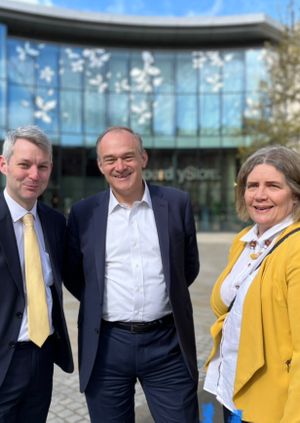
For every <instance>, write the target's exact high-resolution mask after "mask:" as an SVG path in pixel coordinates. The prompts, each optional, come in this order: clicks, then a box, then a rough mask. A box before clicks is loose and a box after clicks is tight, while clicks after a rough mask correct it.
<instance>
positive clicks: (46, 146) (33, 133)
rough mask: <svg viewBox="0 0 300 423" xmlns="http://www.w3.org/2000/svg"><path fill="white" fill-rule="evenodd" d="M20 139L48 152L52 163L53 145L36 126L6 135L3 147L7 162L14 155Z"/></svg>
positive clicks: (15, 130) (29, 126)
mask: <svg viewBox="0 0 300 423" xmlns="http://www.w3.org/2000/svg"><path fill="white" fill-rule="evenodd" d="M19 138H23V139H25V140H27V141H29V142H31V143H32V144H35V145H36V146H37V147H39V148H41V149H42V150H44V151H46V152H47V153H48V154H49V156H50V159H51V161H52V144H51V142H50V140H49V138H48V137H47V135H46V134H45V133H44V132H43V131H42V130H41V129H40V128H39V127H38V126H34V125H28V126H21V127H19V128H17V129H14V130H12V131H9V132H8V133H7V134H6V137H5V139H4V143H3V147H2V155H3V156H4V157H5V159H6V160H7V161H9V160H10V158H11V156H12V155H13V150H14V145H15V143H16V142H17V140H18V139H19Z"/></svg>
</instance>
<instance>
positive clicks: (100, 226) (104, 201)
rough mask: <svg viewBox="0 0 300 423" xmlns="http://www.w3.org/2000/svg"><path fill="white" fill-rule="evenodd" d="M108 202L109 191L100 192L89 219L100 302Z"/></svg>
mask: <svg viewBox="0 0 300 423" xmlns="http://www.w3.org/2000/svg"><path fill="white" fill-rule="evenodd" d="M108 203H109V191H105V192H104V193H102V194H100V196H99V201H98V203H97V205H96V207H95V208H94V211H93V214H92V219H91V229H90V231H91V233H90V237H91V243H90V246H91V248H92V252H93V254H94V256H95V268H96V274H97V281H98V285H99V292H100V295H101V302H102V299H103V290H104V274H105V242H106V228H107V214H108Z"/></svg>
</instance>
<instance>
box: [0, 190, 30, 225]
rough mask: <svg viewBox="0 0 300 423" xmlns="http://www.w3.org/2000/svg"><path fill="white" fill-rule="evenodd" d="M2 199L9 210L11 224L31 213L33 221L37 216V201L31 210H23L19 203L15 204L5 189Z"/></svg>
mask: <svg viewBox="0 0 300 423" xmlns="http://www.w3.org/2000/svg"><path fill="white" fill-rule="evenodd" d="M3 194H4V198H5V201H6V203H7V206H8V208H9V211H10V214H11V217H12V220H13V222H14V223H15V222H17V221H18V220H20V219H22V218H23V217H24V216H25V214H27V213H31V214H32V215H33V216H34V219H36V215H37V209H36V208H37V201H36V202H35V203H34V206H33V207H32V209H31V210H27V209H24V207H22V206H21V205H20V204H19V203H17V202H16V201H15V200H14V199H13V198H12V197H11V196H10V195H9V194H8V192H7V189H6V188H5V190H4V192H3Z"/></svg>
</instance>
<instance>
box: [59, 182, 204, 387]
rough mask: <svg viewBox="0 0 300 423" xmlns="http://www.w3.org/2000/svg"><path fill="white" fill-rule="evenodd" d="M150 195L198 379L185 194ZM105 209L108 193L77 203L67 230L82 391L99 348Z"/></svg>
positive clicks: (190, 223)
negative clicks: (75, 298)
mask: <svg viewBox="0 0 300 423" xmlns="http://www.w3.org/2000/svg"><path fill="white" fill-rule="evenodd" d="M149 190H150V195H151V201H152V206H153V211H154V217H155V221H156V226H157V232H158V238H159V245H160V251H161V258H162V264H163V271H164V276H165V280H166V285H167V291H168V295H169V299H170V304H171V307H172V311H173V314H174V320H175V326H176V330H177V335H178V339H179V344H180V347H181V350H182V353H183V357H184V360H185V362H186V365H187V367H188V369H189V371H190V374H191V376H192V378H193V379H195V380H197V379H198V371H197V360H196V346H195V334H194V323H193V311H192V304H191V299H190V295H189V290H188V287H189V285H190V284H191V283H192V282H193V281H194V280H195V278H196V276H197V274H198V272H199V255H198V248H197V240H196V232H195V222H194V217H193V213H192V207H191V203H190V199H189V195H188V194H187V193H186V192H183V191H180V190H177V189H175V188H168V187H158V186H153V185H149ZM108 204H109V190H108V191H105V192H101V193H99V194H97V195H95V196H93V197H90V198H88V199H86V200H82V201H80V202H78V203H77V204H75V205H74V206H73V207H72V209H71V212H70V216H69V220H68V225H67V251H66V276H65V278H64V282H65V285H66V287H67V289H68V290H69V291H70V292H71V293H72V294H73V295H74V296H75V297H77V299H78V300H79V301H80V309H79V315H78V330H79V334H78V344H79V345H78V351H79V371H80V389H81V391H82V392H83V391H84V390H85V389H86V387H87V384H88V382H89V379H90V376H91V372H92V369H93V365H94V362H95V357H96V353H97V349H98V344H99V335H100V327H101V317H102V304H103V293H104V273H105V242H106V225H107V214H108ZM121 236H122V235H121V234H120V237H121ZM100 342H101V339H100Z"/></svg>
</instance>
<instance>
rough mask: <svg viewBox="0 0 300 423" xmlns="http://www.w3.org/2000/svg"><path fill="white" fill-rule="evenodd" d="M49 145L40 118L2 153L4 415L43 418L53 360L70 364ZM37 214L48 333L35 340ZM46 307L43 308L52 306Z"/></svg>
mask: <svg viewBox="0 0 300 423" xmlns="http://www.w3.org/2000/svg"><path fill="white" fill-rule="evenodd" d="M51 169H52V147H51V144H50V141H49V140H48V138H47V137H46V135H45V134H44V133H43V132H42V131H41V130H40V129H39V128H37V127H35V126H27V127H22V128H18V129H16V130H15V131H11V132H9V133H8V134H7V136H6V139H5V141H4V144H3V153H2V155H1V156H0V171H1V172H2V173H3V174H4V175H5V176H6V188H5V190H4V192H1V193H0V422H1V423H6V422H9V423H21V422H22V423H23V422H28V423H44V422H46V419H47V414H48V410H49V406H50V401H51V394H52V375H53V363H54V362H55V363H57V364H58V365H59V366H60V367H61V368H62V369H63V370H65V371H66V372H72V371H73V360H72V354H71V348H70V342H69V338H68V333H67V327H66V322H65V318H64V314H63V303H62V276H61V273H62V264H63V254H64V251H63V245H64V238H65V230H66V224H65V218H64V216H63V215H61V214H60V213H58V212H57V211H54V210H53V209H51V208H49V207H47V206H46V205H44V204H42V203H40V202H38V201H37V198H38V196H39V195H41V194H42V192H43V191H44V190H45V188H46V187H47V184H48V180H49V177H50V173H51ZM26 214H31V215H33V218H34V227H35V229H36V232H37V236H38V241H39V249H40V256H41V262H42V271H43V279H44V281H43V284H42V285H41V286H42V287H43V286H44V289H45V291H46V299H47V301H46V302H47V310H48V316H49V324H50V331H49V333H50V335H49V337H48V338H47V339H46V340H45V342H44V343H43V344H42V345H40V346H38V345H36V343H34V342H33V341H31V340H30V335H29V329H28V313H27V312H28V307H27V306H28V302H27V294H26V292H27V291H26V276H25V270H24V266H25V260H24V249H23V222H22V218H23V216H25V215H26ZM47 310H46V311H47Z"/></svg>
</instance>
